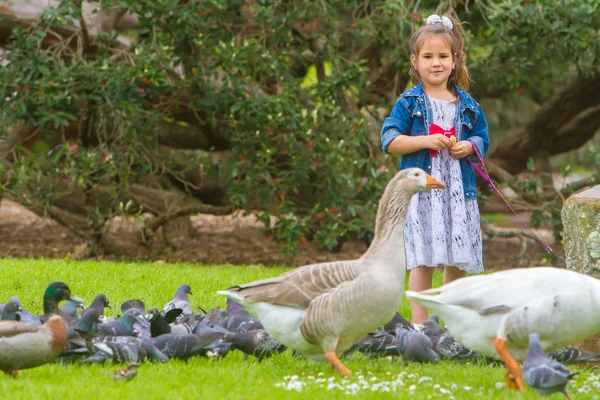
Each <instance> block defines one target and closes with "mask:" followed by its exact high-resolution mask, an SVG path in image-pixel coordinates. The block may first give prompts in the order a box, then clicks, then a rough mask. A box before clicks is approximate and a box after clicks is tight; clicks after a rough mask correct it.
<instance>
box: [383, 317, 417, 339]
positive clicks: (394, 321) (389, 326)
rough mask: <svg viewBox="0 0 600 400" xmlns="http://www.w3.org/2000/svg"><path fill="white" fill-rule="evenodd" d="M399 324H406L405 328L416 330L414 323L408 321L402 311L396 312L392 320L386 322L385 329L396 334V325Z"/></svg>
mask: <svg viewBox="0 0 600 400" xmlns="http://www.w3.org/2000/svg"><path fill="white" fill-rule="evenodd" d="M398 324H402V326H404V328H405V329H406V330H409V331H414V330H415V327H414V326H413V324H412V323H411V322H410V321H408V320H407V319H406V318H404V317H403V316H402V315H400V313H398V312H396V315H394V317H393V318H392V319H391V320H390V322H388V323H387V324H385V325H384V326H383V330H385V331H386V332H387V333H393V334H395V332H396V325H398Z"/></svg>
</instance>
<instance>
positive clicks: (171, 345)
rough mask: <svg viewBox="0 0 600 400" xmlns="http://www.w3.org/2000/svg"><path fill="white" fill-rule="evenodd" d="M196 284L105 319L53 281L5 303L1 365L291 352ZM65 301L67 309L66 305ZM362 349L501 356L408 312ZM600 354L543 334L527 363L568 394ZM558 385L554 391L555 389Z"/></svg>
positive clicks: (533, 375) (10, 370)
mask: <svg viewBox="0 0 600 400" xmlns="http://www.w3.org/2000/svg"><path fill="white" fill-rule="evenodd" d="M191 294H192V290H191V287H190V285H188V284H183V285H181V286H179V288H177V290H176V292H175V295H174V297H173V299H172V300H170V301H169V302H167V303H166V304H165V305H164V306H163V308H162V309H161V310H158V309H157V308H150V309H149V310H146V307H145V304H144V302H143V301H142V300H139V299H131V300H128V301H125V302H124V303H123V304H122V305H121V315H120V316H118V317H111V318H105V317H104V309H105V308H110V307H111V305H110V302H109V300H108V298H107V296H106V295H104V294H99V295H97V296H96V297H95V298H94V300H93V301H92V303H91V304H90V306H89V307H87V308H83V301H82V300H81V299H77V298H74V297H72V296H71V291H70V290H69V288H68V286H67V285H66V284H65V283H63V282H53V283H51V284H50V285H48V287H47V288H46V291H45V292H44V295H43V304H44V313H43V314H41V315H37V314H33V313H30V312H28V311H26V310H25V309H24V307H23V305H22V304H21V302H20V301H19V299H18V298H17V297H12V298H11V299H10V300H9V302H8V303H7V304H5V305H1V306H0V309H1V319H2V321H0V369H2V370H3V371H4V372H5V373H6V374H9V375H13V376H16V375H17V373H18V370H19V369H25V368H33V367H36V366H39V365H43V364H45V363H48V362H55V361H59V362H63V363H72V362H82V363H104V362H107V361H109V362H114V363H127V364H129V365H128V366H127V367H126V368H124V369H121V370H118V371H115V372H113V373H112V375H113V376H114V377H115V379H121V380H129V379H132V378H133V377H135V375H136V371H137V369H136V368H137V366H138V365H139V364H140V363H141V362H143V361H145V360H151V361H157V362H168V361H169V360H170V359H172V358H176V359H184V360H185V359H188V358H190V357H194V356H204V357H224V356H225V355H226V354H227V353H228V352H229V351H232V350H235V349H237V350H239V351H242V352H243V353H244V355H245V358H247V357H248V356H249V355H252V356H254V357H257V358H258V359H259V360H261V359H263V358H265V357H269V356H271V355H273V354H275V353H279V352H282V351H284V350H286V348H285V346H283V345H282V344H280V343H278V342H277V341H276V340H275V339H273V338H272V337H271V336H270V335H269V334H268V333H267V332H266V331H265V329H264V327H263V326H262V324H261V322H260V321H259V320H258V319H257V318H256V317H255V316H253V315H251V314H250V313H249V312H248V311H246V310H245V309H244V308H243V307H242V306H241V305H240V304H238V303H236V302H235V301H233V300H231V299H229V298H228V299H227V308H226V309H223V310H221V309H220V307H215V308H213V309H211V310H210V311H208V312H206V311H204V310H203V309H202V308H200V307H198V308H197V310H196V311H194V309H193V307H192V305H191V303H190V300H189V297H188V295H191ZM61 301H65V303H64V304H63V305H62V307H60V308H59V303H60V302H61ZM354 352H360V353H363V354H365V355H368V356H371V357H378V356H383V357H388V356H399V357H401V358H402V360H403V362H405V363H406V362H407V361H412V362H423V363H434V364H437V363H438V362H439V361H440V359H445V360H454V361H471V362H496V361H495V360H492V359H489V358H487V357H485V356H482V355H479V354H477V353H475V352H473V351H471V350H469V349H468V348H466V347H464V346H462V345H461V344H459V343H458V342H456V341H455V340H454V339H453V338H452V335H451V334H450V333H449V332H448V330H446V329H445V328H442V327H441V326H440V325H439V321H438V319H437V317H436V316H435V315H434V314H432V315H431V316H430V318H429V319H428V320H427V321H425V323H424V324H423V329H422V330H420V331H419V330H416V329H415V328H414V326H413V325H412V324H411V323H410V322H409V321H407V320H406V319H404V318H403V317H402V316H401V315H400V314H396V315H395V316H394V318H393V319H392V320H391V321H389V322H388V323H387V324H386V325H385V326H383V327H381V328H380V329H377V330H376V331H374V332H371V333H369V334H367V335H366V336H365V337H363V338H362V339H361V340H359V341H358V342H357V343H355V344H354V345H353V346H352V347H351V348H350V349H349V350H348V351H347V352H346V354H345V356H351V354H352V353H354ZM599 356H600V354H595V353H591V352H585V351H583V350H578V349H576V348H574V347H565V348H563V349H561V350H557V351H554V352H552V353H550V354H549V355H548V356H546V355H544V353H543V351H542V349H541V347H540V345H539V337H536V336H535V334H532V336H530V349H529V354H528V359H527V361H525V363H524V371H523V373H524V378H525V380H526V382H527V383H528V384H529V385H530V386H532V387H534V388H536V389H539V390H540V391H541V392H540V393H541V394H548V393H546V392H548V381H549V380H551V381H552V383H553V387H555V388H556V389H553V390H552V391H561V392H564V393H565V394H566V384H567V382H568V380H569V379H571V378H572V377H573V375H574V374H572V373H570V372H569V370H568V369H567V368H566V367H564V366H563V365H562V364H560V363H561V362H562V363H575V362H598V361H600V360H599V358H598V357H599ZM552 391H551V392H552Z"/></svg>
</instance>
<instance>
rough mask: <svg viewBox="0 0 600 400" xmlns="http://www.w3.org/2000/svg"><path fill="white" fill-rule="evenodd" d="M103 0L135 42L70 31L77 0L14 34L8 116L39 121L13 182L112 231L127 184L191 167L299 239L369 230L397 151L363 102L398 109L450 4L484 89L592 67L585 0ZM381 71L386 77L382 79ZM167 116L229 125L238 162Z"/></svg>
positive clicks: (206, 128) (5, 74) (225, 130)
mask: <svg viewBox="0 0 600 400" xmlns="http://www.w3.org/2000/svg"><path fill="white" fill-rule="evenodd" d="M100 3H101V5H102V8H103V9H110V8H111V7H114V8H115V9H117V10H121V11H124V10H126V9H127V10H129V11H130V12H131V13H134V14H138V15H139V28H137V29H136V30H135V32H127V33H129V34H131V36H132V37H134V38H135V40H134V42H133V44H132V47H131V49H124V48H123V46H122V45H120V44H119V42H118V36H117V33H116V32H109V33H104V34H100V35H99V36H98V37H97V38H95V39H94V40H89V39H87V38H86V34H84V32H82V31H80V30H77V29H75V28H74V27H75V21H79V20H80V19H81V12H80V8H79V7H80V4H81V1H79V0H65V1H61V2H60V6H59V7H58V8H56V9H52V8H49V9H47V10H46V12H45V13H44V15H43V17H42V19H41V20H40V22H39V23H36V24H33V25H31V26H28V27H21V28H16V29H14V31H13V33H12V35H11V37H10V43H8V44H7V50H8V52H7V54H6V55H5V58H6V61H7V62H9V64H8V66H6V67H3V68H1V69H0V83H1V84H2V85H1V88H2V89H0V118H1V119H2V121H3V124H4V126H7V127H8V126H15V125H17V123H18V121H24V122H25V123H26V125H27V126H29V127H31V128H33V129H34V131H33V132H32V135H31V138H30V142H29V143H28V144H32V143H33V144H32V145H31V146H27V151H24V149H20V150H19V151H17V152H16V153H15V154H14V160H13V161H14V162H13V164H12V167H11V169H10V171H9V173H10V180H9V183H8V184H7V185H5V186H4V187H3V188H2V189H3V190H4V192H5V194H7V195H9V197H11V198H13V199H14V200H17V201H18V202H20V203H22V204H25V205H27V206H29V207H31V208H36V209H37V210H40V209H41V210H45V209H47V208H48V207H49V206H52V205H57V204H59V203H60V199H61V196H64V195H65V192H72V193H76V194H77V195H78V196H81V198H85V199H86V200H85V201H86V205H85V207H83V208H85V210H84V211H85V212H84V214H85V216H86V218H88V219H89V221H90V222H89V224H90V226H91V228H92V231H93V232H95V233H96V234H97V235H101V234H102V232H103V230H104V227H105V225H106V223H107V221H108V220H109V219H110V218H111V217H112V216H114V215H120V214H132V213H133V214H137V215H140V214H141V213H142V212H143V211H144V210H143V208H142V207H140V206H139V205H136V204H131V203H128V202H127V201H123V194H124V191H125V190H126V189H127V188H128V187H130V185H132V184H135V183H140V184H144V185H147V186H152V187H159V188H172V187H173V185H174V183H173V182H174V181H175V182H177V184H179V185H180V186H184V187H185V188H188V189H191V188H196V187H194V185H195V183H193V182H191V181H190V180H189V179H188V176H187V175H186V174H188V173H197V174H200V175H202V176H203V178H205V179H206V180H209V179H214V180H216V181H220V182H222V183H223V185H224V186H226V187H227V195H228V201H229V202H230V203H231V204H233V205H234V206H235V207H237V208H242V209H245V210H249V211H258V212H259V213H260V215H259V217H260V219H261V220H262V221H264V222H265V224H267V226H269V223H270V221H271V219H270V217H271V216H273V215H275V216H277V217H278V219H277V222H276V223H275V226H273V227H271V228H272V233H273V236H274V238H275V239H276V240H278V241H280V242H281V243H282V245H283V247H284V249H285V250H286V251H288V252H293V251H295V246H296V245H297V243H298V242H299V241H300V242H302V241H303V240H305V239H309V240H310V239H313V240H316V241H317V242H318V243H319V244H320V245H321V246H323V247H326V248H328V249H334V248H336V247H338V246H339V245H340V244H341V243H342V242H344V241H345V240H347V239H348V237H350V236H352V235H355V234H356V233H357V232H358V231H360V230H361V229H362V228H363V227H371V226H372V224H373V221H374V215H375V211H376V207H377V203H378V200H379V196H380V194H381V193H382V191H383V188H384V186H385V184H386V183H387V181H388V180H389V179H390V178H391V176H392V174H393V172H394V171H395V170H396V169H397V162H398V160H397V159H394V158H391V157H384V156H383V154H382V153H381V151H380V150H379V149H378V148H377V147H378V146H376V145H374V144H373V143H372V141H370V140H369V139H368V129H367V126H366V125H367V124H365V121H364V120H363V114H361V110H366V109H369V107H371V106H375V107H377V106H384V107H386V108H390V107H391V103H390V99H389V98H388V97H386V96H385V95H384V93H383V92H385V91H388V92H389V91H395V92H397V93H395V94H399V93H400V92H401V91H402V90H403V89H404V86H406V85H407V83H408V82H409V81H408V79H407V77H406V76H407V72H408V66H409V53H408V45H407V42H408V39H409V37H410V35H411V33H412V32H414V30H415V29H417V28H418V27H419V26H420V25H421V24H422V23H423V18H424V17H425V16H427V15H429V14H431V13H433V12H435V11H436V9H437V11H440V12H444V11H448V10H450V11H452V10H453V8H452V7H455V8H456V10H454V12H458V15H459V17H460V18H461V19H463V20H468V21H469V23H470V24H469V25H465V26H464V28H465V30H466V36H467V53H468V54H469V63H470V67H471V70H472V71H475V73H474V75H475V77H476V78H475V83H476V85H479V86H475V87H474V91H475V92H477V91H478V90H479V91H481V90H484V89H485V88H487V87H489V86H490V82H489V78H488V77H494V78H493V85H494V87H495V88H496V89H498V88H500V89H501V90H503V89H504V88H507V89H510V90H511V91H514V90H517V89H519V90H522V91H531V92H532V94H534V95H535V94H536V93H537V94H539V93H538V92H542V94H544V93H545V94H547V93H549V91H550V90H551V89H552V88H553V87H554V85H555V84H556V83H557V82H559V83H562V82H564V81H565V80H566V78H567V77H568V76H569V75H572V74H574V73H577V72H578V71H581V72H582V73H585V72H586V71H587V70H589V68H590V67H591V66H592V65H597V60H598V46H599V43H600V40H598V25H597V24H598V22H597V19H594V18H593V16H594V15H595V14H597V11H598V4H597V2H594V1H591V0H589V1H578V2H575V1H569V0H561V1H559V2H540V1H529V0H522V1H517V2H507V1H479V2H475V3H474V4H470V3H465V4H463V2H460V1H458V2H457V1H433V0H429V1H423V2H420V1H417V0H411V1H396V0H395V1H383V0H379V1H371V2H364V1H359V0H352V1H347V2H343V3H341V2H334V1H322V2H318V3H315V2H312V1H308V0H302V1H296V2H289V1H285V2H282V1H269V0H260V1H246V0H233V1H230V2H222V1H217V0H209V1H181V0H163V1H154V0H141V1H140V0H103V1H101V2H100ZM467 5H468V7H463V6H467ZM468 10H473V11H476V12H472V11H468ZM0 18H1V15H0ZM65 25H67V26H71V27H73V29H72V30H64V28H60V29H59V26H65ZM61 29H62V30H61ZM371 52H374V53H375V54H377V55H378V56H377V57H374V58H372V60H375V64H376V65H372V64H373V62H372V63H371V64H368V63H367V61H366V60H367V57H366V56H365V55H366V54H369V53H371ZM573 57H575V58H573ZM571 65H573V66H575V67H576V68H574V67H573V68H571V67H569V66H571ZM386 68H392V70H393V71H395V74H393V76H394V78H393V79H391V80H390V81H394V82H395V83H394V85H395V86H393V87H392V88H391V89H390V88H385V89H383V88H381V87H379V86H381V82H379V83H377V85H376V84H375V81H374V79H375V78H376V77H377V75H378V74H380V73H381V72H382V71H383V70H385V69H386ZM574 69H576V70H574ZM310 71H313V72H310ZM311 74H312V76H313V78H311V79H308V78H307V75H311ZM483 77H485V79H484V78H483ZM384 83H385V84H387V83H389V82H384ZM511 94H512V92H509V93H500V95H507V96H509V95H511ZM174 127H179V128H184V129H190V130H192V129H198V130H200V131H202V133H203V134H206V136H207V137H209V138H214V137H219V138H221V139H222V142H224V143H225V144H223V145H222V146H221V148H219V149H218V150H223V149H227V150H229V152H230V157H229V158H228V159H227V161H223V162H221V163H219V164H217V163H213V161H212V159H211V158H210V157H209V153H210V152H211V151H212V150H215V148H201V151H196V152H194V153H193V154H191V153H190V154H186V158H185V159H183V160H182V159H181V158H177V157H176V156H174V155H173V154H172V153H171V152H169V151H167V150H166V149H165V148H164V147H163V146H162V145H161V144H160V137H161V135H163V136H164V135H165V132H166V135H167V136H168V135H169V134H170V129H171V128H174ZM0 135H3V136H5V135H6V133H0ZM36 135H38V136H39V138H40V140H37V142H36V141H35V140H34V139H35V138H37V137H38V136H36ZM528 190H529V189H528ZM531 190H532V189H531ZM127 204H129V206H127ZM82 213H83V211H82ZM80 233H81V232H80Z"/></svg>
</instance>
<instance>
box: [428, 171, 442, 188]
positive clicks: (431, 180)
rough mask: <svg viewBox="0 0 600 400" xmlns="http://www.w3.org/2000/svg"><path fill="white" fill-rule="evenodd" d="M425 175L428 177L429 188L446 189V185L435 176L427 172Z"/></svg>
mask: <svg viewBox="0 0 600 400" xmlns="http://www.w3.org/2000/svg"><path fill="white" fill-rule="evenodd" d="M425 176H426V178H427V189H446V185H444V184H443V183H442V182H440V181H438V180H437V179H435V178H434V177H433V176H431V175H429V174H427V173H426V174H425Z"/></svg>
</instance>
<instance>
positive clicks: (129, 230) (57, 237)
mask: <svg viewBox="0 0 600 400" xmlns="http://www.w3.org/2000/svg"><path fill="white" fill-rule="evenodd" d="M191 221H192V223H191V226H190V229H189V234H188V235H186V236H185V237H177V238H173V239H171V240H169V244H165V243H164V242H163V241H162V240H161V236H162V235H157V238H156V240H155V241H154V242H153V243H152V244H151V245H150V246H144V245H142V244H141V243H140V242H139V240H138V239H137V238H138V234H137V229H136V227H135V225H134V224H133V223H132V222H130V221H128V220H124V219H116V220H115V221H114V222H113V224H112V225H111V227H110V233H111V234H110V238H111V240H110V241H109V243H108V248H111V249H113V250H115V251H116V252H118V253H120V254H121V255H119V256H115V255H113V254H105V255H101V256H98V257H96V258H95V259H97V260H127V261H132V260H144V261H156V262H186V263H194V264H246V265H254V264H262V265H266V266H276V265H286V266H299V265H305V264H311V263H317V262H323V261H333V260H343V259H354V258H358V257H360V256H361V255H362V254H363V253H364V251H365V249H366V246H365V244H364V243H363V242H362V241H359V240H354V241H350V242H347V243H345V244H344V246H343V248H342V250H341V251H340V252H338V253H332V252H329V251H326V250H322V249H319V248H318V247H317V246H316V245H315V244H310V246H308V247H304V246H299V249H298V254H297V255H294V256H286V255H285V254H283V253H282V251H281V247H280V245H279V244H278V243H276V242H274V241H273V240H270V239H269V236H268V232H266V230H265V229H264V227H263V225H262V224H261V223H259V222H257V221H256V220H255V218H254V217H253V216H241V215H240V216H214V215H198V216H194V217H192V218H191ZM515 227H518V225H515V226H512V227H511V226H508V227H504V229H514V228H515ZM519 228H520V227H519ZM536 232H537V233H539V234H540V236H542V239H543V240H544V241H547V243H549V244H550V245H551V246H552V248H553V249H554V250H555V251H557V252H558V254H562V253H563V249H562V246H560V244H558V243H553V241H552V235H551V234H550V232H549V231H544V230H540V231H536ZM0 240H1V243H2V245H1V246H0V257H17V258H24V257H31V258H69V257H72V258H78V257H79V256H81V254H83V253H84V250H85V243H84V241H83V240H82V239H81V238H79V237H78V236H77V235H75V234H73V233H72V232H70V231H69V230H68V229H66V228H64V227H62V226H60V225H58V224H57V223H56V222H54V221H52V220H49V219H45V218H40V217H38V216H37V215H35V214H33V213H31V212H30V211H28V210H26V209H24V208H23V207H21V206H20V205H18V204H15V203H12V202H10V201H7V200H3V201H2V202H1V203H0ZM483 249H484V257H483V258H484V264H485V266H486V269H503V268H512V267H517V266H532V265H542V264H548V262H547V261H543V260H542V257H543V256H544V255H545V254H547V253H546V252H545V250H544V248H543V246H541V245H539V244H537V243H533V242H531V241H528V242H527V243H526V247H525V248H524V247H523V242H522V240H521V239H518V238H510V239H500V238H495V239H493V240H492V239H488V238H485V237H484V244H483ZM557 266H558V265H557Z"/></svg>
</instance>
